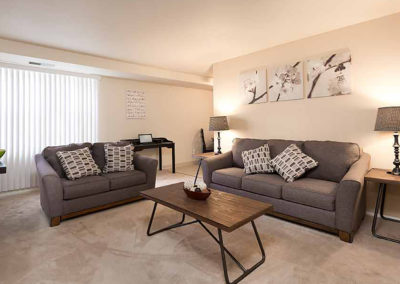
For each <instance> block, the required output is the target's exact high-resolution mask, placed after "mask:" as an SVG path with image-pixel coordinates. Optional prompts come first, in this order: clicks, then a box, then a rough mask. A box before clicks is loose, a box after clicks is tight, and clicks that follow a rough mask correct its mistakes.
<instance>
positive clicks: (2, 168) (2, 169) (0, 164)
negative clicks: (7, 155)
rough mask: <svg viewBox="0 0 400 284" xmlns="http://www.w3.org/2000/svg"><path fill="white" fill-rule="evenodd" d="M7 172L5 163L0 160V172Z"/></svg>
mask: <svg viewBox="0 0 400 284" xmlns="http://www.w3.org/2000/svg"><path fill="white" fill-rule="evenodd" d="M6 172H7V167H6V165H5V164H4V163H3V162H1V161H0V174H5V173H6Z"/></svg>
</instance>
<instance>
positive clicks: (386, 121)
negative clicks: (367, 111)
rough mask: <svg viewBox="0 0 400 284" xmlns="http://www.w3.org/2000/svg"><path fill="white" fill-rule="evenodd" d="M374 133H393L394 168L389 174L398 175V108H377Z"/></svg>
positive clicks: (399, 109) (399, 123)
mask: <svg viewBox="0 0 400 284" xmlns="http://www.w3.org/2000/svg"><path fill="white" fill-rule="evenodd" d="M375 131H392V132H394V134H393V136H394V144H393V148H394V161H393V165H394V168H393V170H392V171H391V172H389V173H390V174H392V175H396V176H399V175H400V167H399V166H400V160H399V147H400V145H399V133H398V131H400V106H393V107H381V108H378V115H377V116H376V123H375Z"/></svg>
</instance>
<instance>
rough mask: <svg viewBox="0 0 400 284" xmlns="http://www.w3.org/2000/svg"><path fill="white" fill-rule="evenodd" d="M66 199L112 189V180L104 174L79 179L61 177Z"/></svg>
mask: <svg viewBox="0 0 400 284" xmlns="http://www.w3.org/2000/svg"><path fill="white" fill-rule="evenodd" d="M61 183H62V185H63V189H64V199H66V200H67V199H75V198H79V197H85V196H89V195H95V194H99V193H102V192H106V191H109V190H110V182H109V180H108V179H106V178H105V177H102V176H88V177H83V178H80V179H77V180H68V179H61Z"/></svg>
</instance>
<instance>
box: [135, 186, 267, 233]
mask: <svg viewBox="0 0 400 284" xmlns="http://www.w3.org/2000/svg"><path fill="white" fill-rule="evenodd" d="M140 195H141V196H143V197H144V198H147V199H150V200H153V201H155V202H158V203H160V204H162V205H164V206H167V207H169V208H172V209H174V210H176V211H179V212H182V213H185V214H187V215H189V216H191V217H193V218H195V219H197V220H200V221H202V222H204V223H207V224H209V225H212V226H214V227H217V228H219V229H222V230H224V231H226V232H232V231H233V230H235V229H237V228H239V227H241V226H243V225H244V224H247V223H248V222H250V221H252V220H254V219H256V218H258V217H260V216H261V215H264V214H265V213H267V212H268V211H269V210H272V205H271V204H268V203H264V202H260V201H256V200H253V199H250V198H246V197H241V196H238V195H234V194H230V193H225V192H222V191H218V190H213V189H212V190H211V195H210V197H209V198H208V199H207V200H193V199H190V198H189V197H187V196H186V194H185V192H184V191H183V182H181V183H176V184H171V185H167V186H163V187H158V188H154V189H149V190H145V191H141V192H140Z"/></svg>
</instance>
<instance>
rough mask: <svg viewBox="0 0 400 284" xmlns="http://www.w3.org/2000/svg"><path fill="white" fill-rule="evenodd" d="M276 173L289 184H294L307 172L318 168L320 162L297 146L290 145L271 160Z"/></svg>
mask: <svg viewBox="0 0 400 284" xmlns="http://www.w3.org/2000/svg"><path fill="white" fill-rule="evenodd" d="M271 165H272V166H273V167H274V169H275V171H276V172H277V173H278V174H279V175H280V176H281V177H282V178H283V179H284V180H285V181H287V182H293V181H294V180H296V179H298V178H299V177H301V176H302V175H304V174H305V172H306V171H308V170H311V169H313V168H315V167H316V166H318V162H317V161H315V160H314V159H313V158H311V157H309V156H307V155H306V154H304V153H303V152H302V151H301V150H300V149H299V147H297V146H296V145H295V144H290V145H289V146H288V147H287V148H286V149H285V150H283V151H282V153H280V154H279V155H278V156H276V157H275V158H273V159H272V160H271Z"/></svg>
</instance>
